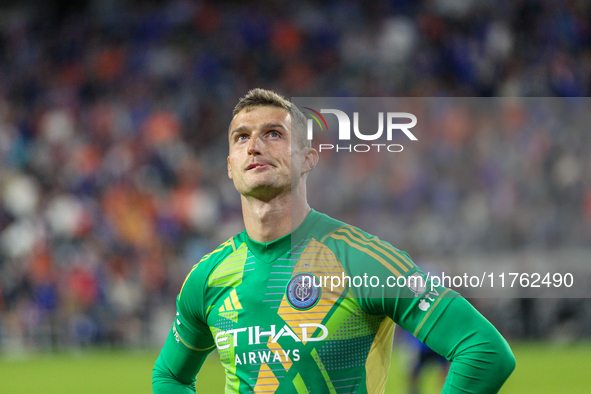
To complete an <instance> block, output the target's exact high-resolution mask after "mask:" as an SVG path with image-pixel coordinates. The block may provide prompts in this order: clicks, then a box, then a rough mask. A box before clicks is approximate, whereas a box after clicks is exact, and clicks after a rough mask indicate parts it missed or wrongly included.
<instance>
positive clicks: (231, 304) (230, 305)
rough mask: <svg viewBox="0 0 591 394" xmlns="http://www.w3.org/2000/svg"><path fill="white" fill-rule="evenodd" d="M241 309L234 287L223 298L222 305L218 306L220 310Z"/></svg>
mask: <svg viewBox="0 0 591 394" xmlns="http://www.w3.org/2000/svg"><path fill="white" fill-rule="evenodd" d="M239 309H242V305H240V301H238V296H237V295H236V289H234V290H232V291H231V292H230V296H228V298H226V299H225V300H224V305H222V306H220V312H230V311H237V310H239Z"/></svg>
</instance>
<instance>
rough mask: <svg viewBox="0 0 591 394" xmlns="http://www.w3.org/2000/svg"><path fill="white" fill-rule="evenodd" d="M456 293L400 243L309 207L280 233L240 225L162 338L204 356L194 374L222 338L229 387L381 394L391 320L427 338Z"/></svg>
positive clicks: (192, 276)
mask: <svg viewBox="0 0 591 394" xmlns="http://www.w3.org/2000/svg"><path fill="white" fill-rule="evenodd" d="M419 277H420V278H421V279H423V281H421V280H419V279H418V278H419ZM413 279H414V280H413ZM456 297H458V294H457V293H455V292H454V291H452V290H449V289H445V288H443V287H432V286H431V283H430V281H429V280H428V277H427V276H426V275H425V274H424V273H423V272H422V271H421V270H420V269H419V268H418V267H417V266H416V265H415V264H414V263H413V262H412V260H411V258H410V256H409V255H408V254H406V253H405V252H402V251H400V250H398V249H396V248H394V247H393V246H391V245H390V244H388V243H386V242H384V241H381V240H380V239H378V238H376V237H374V236H372V235H369V234H367V233H365V232H363V231H361V230H360V229H358V228H355V227H352V226H349V225H346V224H344V223H342V222H339V221H337V220H334V219H332V218H329V217H328V216H326V215H323V214H320V213H318V212H315V211H312V212H311V213H310V214H309V215H308V217H307V218H306V219H305V220H304V222H303V223H302V224H301V225H300V226H299V227H298V229H297V230H295V231H294V232H293V233H291V234H289V235H287V236H285V237H283V238H280V239H277V240H275V241H273V242H271V243H259V242H255V241H253V240H251V239H250V238H249V237H248V235H247V234H246V231H244V232H242V233H240V234H238V235H237V236H235V237H233V238H231V239H229V240H228V241H226V242H224V243H223V244H222V245H220V246H219V247H218V248H217V249H215V250H214V251H213V252H211V253H210V254H208V255H206V256H205V257H203V259H202V260H201V261H200V262H199V263H198V264H196V265H195V266H194V267H193V269H192V270H191V272H190V273H189V275H188V276H187V279H186V280H185V283H184V284H183V286H182V288H181V290H180V293H179V295H178V297H177V316H176V318H175V321H174V324H173V326H172V330H171V333H170V335H169V340H168V342H167V343H168V345H167V346H173V347H175V348H176V349H175V350H174V351H176V352H179V353H178V354H183V355H185V356H191V357H194V358H196V359H199V360H200V361H197V362H196V363H195V364H194V365H192V366H191V367H190V368H189V367H187V368H188V369H189V370H190V369H191V368H192V369H193V370H192V371H191V370H190V371H189V373H196V370H198V369H199V367H200V365H201V363H202V359H203V358H204V357H205V356H206V355H207V354H208V353H209V352H211V351H212V350H213V349H214V348H217V350H218V352H219V354H220V359H221V362H222V364H223V366H224V369H225V372H226V386H225V392H226V393H253V392H254V393H298V394H303V393H330V394H343V393H383V392H384V388H385V383H386V377H387V372H388V369H389V364H390V354H391V348H392V339H393V333H394V324H395V323H397V324H399V325H400V326H402V327H404V328H405V329H406V330H408V331H409V332H411V333H413V334H414V335H415V336H416V337H417V338H419V339H421V340H423V341H424V340H425V339H426V337H427V336H428V335H429V333H430V332H431V331H432V328H433V326H434V325H435V323H436V322H437V321H438V320H439V318H440V316H442V314H443V313H444V311H445V310H446V308H447V307H448V306H449V305H450V303H453V300H454V299H455V298H456ZM165 348H166V346H165ZM163 354H164V351H163ZM162 357H163V356H162V355H161V358H162ZM159 360H160V359H159ZM170 363H172V361H170V362H168V364H170ZM164 369H167V370H170V371H172V372H171V374H172V375H174V376H176V375H182V374H183V371H182V366H181V367H178V368H177V367H171V366H169V365H165V368H164ZM175 369H176V370H178V371H175ZM195 369H196V370H195ZM155 392H157V391H156V389H155ZM163 392H164V391H163ZM179 392H181V391H179Z"/></svg>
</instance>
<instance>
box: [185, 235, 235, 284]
mask: <svg viewBox="0 0 591 394" xmlns="http://www.w3.org/2000/svg"><path fill="white" fill-rule="evenodd" d="M243 244H244V236H243V233H240V234H237V235H235V236H233V237H232V238H230V239H228V240H227V241H225V242H223V243H221V244H220V245H219V246H218V247H217V248H215V249H214V250H212V251H211V252H209V253H208V254H206V255H205V256H203V257H202V258H201V260H199V262H198V263H197V264H195V265H194V266H193V268H192V269H191V272H189V275H187V278H189V277H191V276H199V277H201V278H206V277H207V276H209V273H211V272H212V271H213V270H214V269H215V267H217V266H218V265H219V264H220V263H222V262H223V261H224V260H226V259H227V258H228V257H229V256H230V255H232V254H233V253H236V252H237V251H238V252H239V249H240V248H241V246H243Z"/></svg>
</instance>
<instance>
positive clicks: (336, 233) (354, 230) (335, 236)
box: [312, 212, 391, 246]
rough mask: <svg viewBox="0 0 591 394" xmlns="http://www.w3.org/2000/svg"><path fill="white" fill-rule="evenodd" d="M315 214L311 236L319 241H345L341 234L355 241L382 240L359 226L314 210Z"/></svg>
mask: <svg viewBox="0 0 591 394" xmlns="http://www.w3.org/2000/svg"><path fill="white" fill-rule="evenodd" d="M316 214H317V215H318V220H317V223H316V225H315V226H314V230H313V231H312V236H313V237H314V238H316V239H317V240H318V241H320V242H323V243H324V242H338V243H340V242H346V241H345V239H344V238H343V236H346V238H347V239H349V240H355V241H359V240H362V241H363V242H367V241H370V240H374V241H379V242H384V241H382V240H380V239H379V238H378V237H376V236H375V235H372V234H370V233H368V232H366V231H364V230H362V229H360V228H359V227H356V226H353V225H350V224H347V223H345V222H342V221H340V220H337V219H334V218H332V217H330V216H328V215H326V214H323V213H319V212H316ZM388 245H390V244H388ZM390 246H391V245H390Z"/></svg>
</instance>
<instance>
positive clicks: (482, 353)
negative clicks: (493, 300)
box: [424, 298, 515, 394]
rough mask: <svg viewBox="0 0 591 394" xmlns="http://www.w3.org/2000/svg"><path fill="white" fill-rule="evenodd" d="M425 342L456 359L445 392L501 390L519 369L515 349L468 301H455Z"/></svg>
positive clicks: (495, 391)
mask: <svg viewBox="0 0 591 394" xmlns="http://www.w3.org/2000/svg"><path fill="white" fill-rule="evenodd" d="M424 342H425V344H426V345H427V346H429V347H430V348H432V349H433V350H435V351H436V352H438V353H440V354H442V355H443V356H445V357H446V358H447V359H448V360H450V361H451V362H452V364H451V367H450V370H449V373H448V376H447V379H446V381H445V385H444V387H443V391H442V392H443V393H446V394H447V393H449V394H453V393H463V394H465V393H479V394H480V393H497V392H498V391H499V390H500V388H501V386H502V385H503V384H504V383H505V381H506V380H507V378H508V377H509V375H511V372H513V370H514V369H515V357H514V356H513V353H512V352H511V348H510V347H509V344H508V343H507V341H505V339H504V338H503V337H502V336H501V334H500V333H499V332H498V331H497V329H496V328H495V327H494V326H493V325H492V324H491V323H490V322H489V321H488V320H486V319H485V318H484V316H482V314H480V312H478V311H477V310H476V309H474V307H473V306H472V305H470V303H469V302H468V301H466V300H465V299H463V298H457V299H455V300H454V301H453V302H451V303H450V304H449V305H448V307H447V309H446V310H445V312H444V313H443V314H442V315H441V316H440V317H439V320H438V321H437V323H436V324H435V325H434V326H433V328H432V330H431V331H430V332H429V333H428V334H427V336H426V338H425V340H424Z"/></svg>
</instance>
